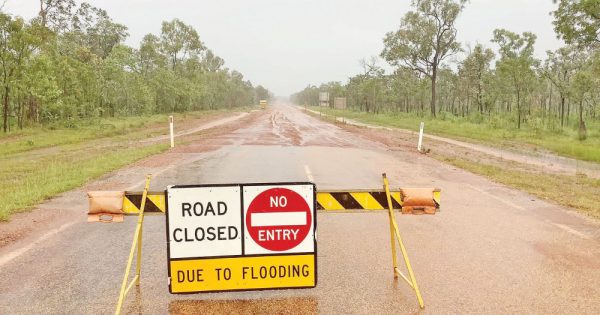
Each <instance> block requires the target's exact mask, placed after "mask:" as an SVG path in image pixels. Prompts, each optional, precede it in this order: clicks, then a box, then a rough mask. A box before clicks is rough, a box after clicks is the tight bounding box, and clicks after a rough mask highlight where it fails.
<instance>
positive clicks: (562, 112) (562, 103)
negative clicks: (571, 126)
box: [560, 94, 565, 127]
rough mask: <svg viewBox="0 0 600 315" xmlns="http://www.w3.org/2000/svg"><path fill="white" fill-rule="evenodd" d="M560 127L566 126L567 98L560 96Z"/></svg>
mask: <svg viewBox="0 0 600 315" xmlns="http://www.w3.org/2000/svg"><path fill="white" fill-rule="evenodd" d="M560 126H561V127H564V126H565V97H564V96H562V94H561V96H560Z"/></svg>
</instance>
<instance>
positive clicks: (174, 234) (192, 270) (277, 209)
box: [166, 183, 317, 293]
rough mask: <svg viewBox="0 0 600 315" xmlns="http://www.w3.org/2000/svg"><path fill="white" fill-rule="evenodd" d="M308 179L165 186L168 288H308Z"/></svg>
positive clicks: (311, 280) (311, 211)
mask: <svg viewBox="0 0 600 315" xmlns="http://www.w3.org/2000/svg"><path fill="white" fill-rule="evenodd" d="M315 194H316V188H315V185H314V184H312V183H268V184H233V185H210V186H209V185H197V186H196V185H190V186H169V187H168V188H167V193H166V195H167V198H166V205H167V210H166V213H167V215H166V218H167V255H168V274H169V291H170V292H171V293H195V292H215V291H234V290H262V289H292V288H312V287H315V286H316V283H317V263H316V260H317V258H316V257H317V253H316V252H317V245H316V211H315V210H316V201H315V200H316V199H315Z"/></svg>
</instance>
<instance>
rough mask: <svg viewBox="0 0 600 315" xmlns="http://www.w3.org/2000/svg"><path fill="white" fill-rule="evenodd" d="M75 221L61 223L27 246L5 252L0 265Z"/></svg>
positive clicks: (0, 259)
mask: <svg viewBox="0 0 600 315" xmlns="http://www.w3.org/2000/svg"><path fill="white" fill-rule="evenodd" d="M75 223H77V221H73V222H69V223H65V224H63V225H61V226H60V227H58V228H56V229H54V230H51V231H49V232H48V233H46V234H44V235H42V236H41V237H40V238H38V239H37V240H35V241H33V242H31V243H29V244H28V245H27V246H24V247H21V248H19V249H17V250H14V251H12V252H10V253H8V254H6V255H5V256H4V257H2V258H0V267H1V266H4V265H5V264H7V263H8V262H10V261H11V260H13V259H15V258H17V257H19V256H21V255H23V254H24V253H26V252H27V251H29V250H30V249H32V248H33V247H35V246H37V245H39V244H40V243H41V242H43V241H45V240H47V239H48V238H50V237H52V236H54V235H56V234H58V233H60V232H62V231H64V230H66V229H67V228H69V227H70V226H71V225H73V224H75Z"/></svg>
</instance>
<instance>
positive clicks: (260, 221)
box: [250, 212, 306, 227]
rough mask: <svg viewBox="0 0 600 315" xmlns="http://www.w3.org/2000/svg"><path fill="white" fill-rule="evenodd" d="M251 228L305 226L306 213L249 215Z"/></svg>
mask: <svg viewBox="0 0 600 315" xmlns="http://www.w3.org/2000/svg"><path fill="white" fill-rule="evenodd" d="M250 222H252V226H253V227H254V226H280V225H306V212H269V213H252V214H250Z"/></svg>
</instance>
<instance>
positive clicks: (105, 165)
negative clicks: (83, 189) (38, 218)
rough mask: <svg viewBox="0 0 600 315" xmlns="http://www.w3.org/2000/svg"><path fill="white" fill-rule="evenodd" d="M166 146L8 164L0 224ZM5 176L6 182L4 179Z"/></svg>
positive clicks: (0, 195) (0, 192)
mask: <svg viewBox="0 0 600 315" xmlns="http://www.w3.org/2000/svg"><path fill="white" fill-rule="evenodd" d="M168 147H169V146H168V145H167V144H159V145H150V146H146V147H141V148H139V147H134V148H123V149H122V150H116V151H114V152H111V153H108V154H105V153H102V154H101V153H98V154H92V155H88V156H87V157H85V158H83V159H77V158H74V157H71V156H66V155H57V156H53V157H51V158H49V159H47V160H44V161H43V163H40V164H37V163H36V164H32V163H26V164H25V165H18V164H17V163H10V164H12V165H7V166H14V168H13V169H6V168H5V166H3V167H2V168H1V172H2V173H5V174H2V178H4V179H3V180H1V181H0V182H2V185H0V221H6V220H8V218H9V217H10V215H11V214H12V213H15V212H19V211H21V210H25V209H27V208H29V207H32V206H34V205H36V204H38V203H40V202H42V201H44V200H46V199H48V198H51V197H53V196H55V195H57V194H59V193H62V192H65V191H68V190H71V189H74V188H77V187H79V186H81V185H83V184H85V183H86V182H87V181H89V180H90V179H94V178H98V177H100V176H101V175H103V174H105V173H107V172H110V171H113V170H115V169H118V168H120V167H123V166H125V165H128V164H130V163H132V162H135V161H137V160H139V159H141V158H144V157H146V156H149V155H152V154H156V153H160V152H163V151H165V150H167V149H168ZM7 176H8V180H6V179H7Z"/></svg>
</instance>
